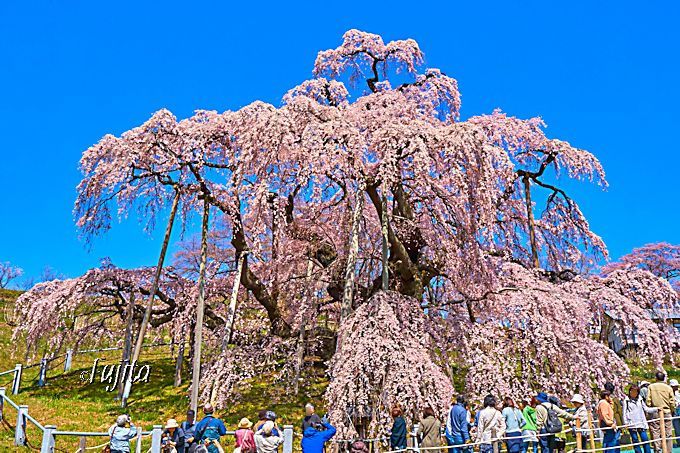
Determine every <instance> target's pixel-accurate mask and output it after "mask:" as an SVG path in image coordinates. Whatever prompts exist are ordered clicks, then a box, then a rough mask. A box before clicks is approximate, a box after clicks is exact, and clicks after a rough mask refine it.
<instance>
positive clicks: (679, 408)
mask: <svg viewBox="0 0 680 453" xmlns="http://www.w3.org/2000/svg"><path fill="white" fill-rule="evenodd" d="M668 385H670V386H671V388H672V389H673V396H675V412H673V415H674V416H675V417H678V416H680V390H679V389H678V388H679V387H680V384H678V380H677V379H671V380H670V381H668ZM673 431H675V437H680V418H674V419H673ZM673 443H674V447H678V439H675V441H674V442H673Z"/></svg>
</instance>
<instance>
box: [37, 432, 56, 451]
mask: <svg viewBox="0 0 680 453" xmlns="http://www.w3.org/2000/svg"><path fill="white" fill-rule="evenodd" d="M56 430H57V427H56V426H54V425H46V426H45V430H44V431H43V438H42V444H41V445H40V453H54V432H55V431H56Z"/></svg>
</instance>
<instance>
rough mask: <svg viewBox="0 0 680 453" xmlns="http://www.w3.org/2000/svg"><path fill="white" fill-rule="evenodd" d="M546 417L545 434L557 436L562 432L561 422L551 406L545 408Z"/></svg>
mask: <svg viewBox="0 0 680 453" xmlns="http://www.w3.org/2000/svg"><path fill="white" fill-rule="evenodd" d="M546 409H547V412H548V415H547V416H546V418H545V425H544V426H545V432H546V433H548V434H557V433H561V432H562V421H561V420H560V417H558V416H557V412H556V411H555V409H553V405H552V404H551V405H550V407H548V406H546Z"/></svg>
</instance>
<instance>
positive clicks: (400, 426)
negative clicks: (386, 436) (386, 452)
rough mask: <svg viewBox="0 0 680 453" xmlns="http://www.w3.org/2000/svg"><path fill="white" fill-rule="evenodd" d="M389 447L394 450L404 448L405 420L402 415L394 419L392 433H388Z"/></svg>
mask: <svg viewBox="0 0 680 453" xmlns="http://www.w3.org/2000/svg"><path fill="white" fill-rule="evenodd" d="M390 447H392V448H393V449H395V450H402V449H405V448H406V420H404V417H397V418H395V419H394V425H392V433H391V434H390Z"/></svg>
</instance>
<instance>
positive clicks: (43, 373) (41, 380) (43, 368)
mask: <svg viewBox="0 0 680 453" xmlns="http://www.w3.org/2000/svg"><path fill="white" fill-rule="evenodd" d="M46 379H47V359H46V358H44V357H43V358H42V359H41V360H40V373H39V374H38V387H45V380H46Z"/></svg>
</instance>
